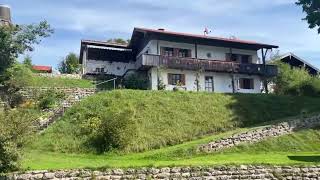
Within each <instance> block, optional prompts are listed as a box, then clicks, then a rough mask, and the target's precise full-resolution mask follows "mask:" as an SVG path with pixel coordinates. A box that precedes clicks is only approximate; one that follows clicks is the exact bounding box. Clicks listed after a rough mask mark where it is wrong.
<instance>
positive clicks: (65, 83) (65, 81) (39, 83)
mask: <svg viewBox="0 0 320 180" xmlns="http://www.w3.org/2000/svg"><path fill="white" fill-rule="evenodd" d="M29 85H30V86H33V87H70V88H94V87H95V85H94V84H93V83H92V81H90V80H86V79H72V78H57V77H56V78H55V77H41V76H33V78H32V80H31V81H30V84H29Z"/></svg>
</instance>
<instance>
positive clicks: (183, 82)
mask: <svg viewBox="0 0 320 180" xmlns="http://www.w3.org/2000/svg"><path fill="white" fill-rule="evenodd" d="M181 84H182V85H186V78H185V75H184V74H181Z"/></svg>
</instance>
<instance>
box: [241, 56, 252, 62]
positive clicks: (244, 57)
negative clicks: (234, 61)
mask: <svg viewBox="0 0 320 180" xmlns="http://www.w3.org/2000/svg"><path fill="white" fill-rule="evenodd" d="M249 58H250V56H249V55H241V63H245V64H248V63H249Z"/></svg>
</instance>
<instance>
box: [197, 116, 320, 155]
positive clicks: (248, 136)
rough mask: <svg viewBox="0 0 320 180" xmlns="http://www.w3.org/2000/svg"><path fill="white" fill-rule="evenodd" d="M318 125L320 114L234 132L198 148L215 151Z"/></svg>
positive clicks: (204, 150) (319, 123)
mask: <svg viewBox="0 0 320 180" xmlns="http://www.w3.org/2000/svg"><path fill="white" fill-rule="evenodd" d="M319 125H320V115H316V116H313V117H309V118H302V119H294V120H290V121H287V122H283V123H279V124H276V125H272V126H266V127H264V128H258V129H256V130H253V131H248V132H244V133H241V134H236V135H233V136H231V137H228V138H224V139H221V140H217V141H213V142H210V143H208V144H204V145H201V146H199V148H198V150H199V151H202V152H208V153H210V152H216V151H219V150H221V149H225V148H229V147H233V146H236V145H239V144H241V143H255V142H259V141H262V140H264V139H267V138H270V137H278V136H282V135H285V134H289V133H292V132H293V131H295V130H299V129H304V128H312V127H315V126H319Z"/></svg>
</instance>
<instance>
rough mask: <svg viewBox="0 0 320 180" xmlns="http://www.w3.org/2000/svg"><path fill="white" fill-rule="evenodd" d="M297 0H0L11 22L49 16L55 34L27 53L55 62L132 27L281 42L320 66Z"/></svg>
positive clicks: (319, 41) (317, 39)
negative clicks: (86, 43)
mask: <svg viewBox="0 0 320 180" xmlns="http://www.w3.org/2000/svg"><path fill="white" fill-rule="evenodd" d="M294 2H295V0H161V1H160V0H158V1H154V0H108V1H106V0H50V1H49V0H24V1H22V0H0V3H4V4H8V5H10V6H11V8H12V16H13V21H14V23H17V24H30V23H36V22H39V21H41V20H47V21H48V22H49V23H50V24H51V25H52V26H53V28H54V29H55V33H54V34H53V35H52V36H51V37H50V38H47V39H45V40H44V41H43V42H42V43H41V44H40V45H38V46H36V50H35V51H34V52H33V53H31V54H30V55H31V56H32V58H33V61H34V63H35V64H43V65H53V66H56V64H57V63H58V62H59V61H60V60H61V58H62V57H63V56H65V55H66V54H67V53H68V52H76V53H79V47H80V40H81V39H95V40H106V39H109V38H115V37H121V38H124V39H128V38H130V36H131V32H132V30H133V28H134V27H147V28H160V27H161V28H165V29H168V30H171V31H181V32H189V33H195V34H202V33H203V30H204V28H205V27H208V28H210V29H212V33H211V34H210V35H211V36H222V37H230V36H236V37H237V38H239V39H247V40H254V41H258V42H263V43H271V44H275V45H279V46H280V48H279V50H280V52H281V53H286V52H294V53H295V54H297V55H298V56H300V57H302V58H304V59H305V60H307V61H308V62H310V63H312V64H314V65H315V66H317V67H319V68H320V35H318V34H317V32H316V30H310V29H308V25H307V23H306V22H305V21H302V20H301V19H302V18H303V17H304V16H305V15H304V14H303V13H302V10H301V7H298V6H296V5H295V4H294Z"/></svg>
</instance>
